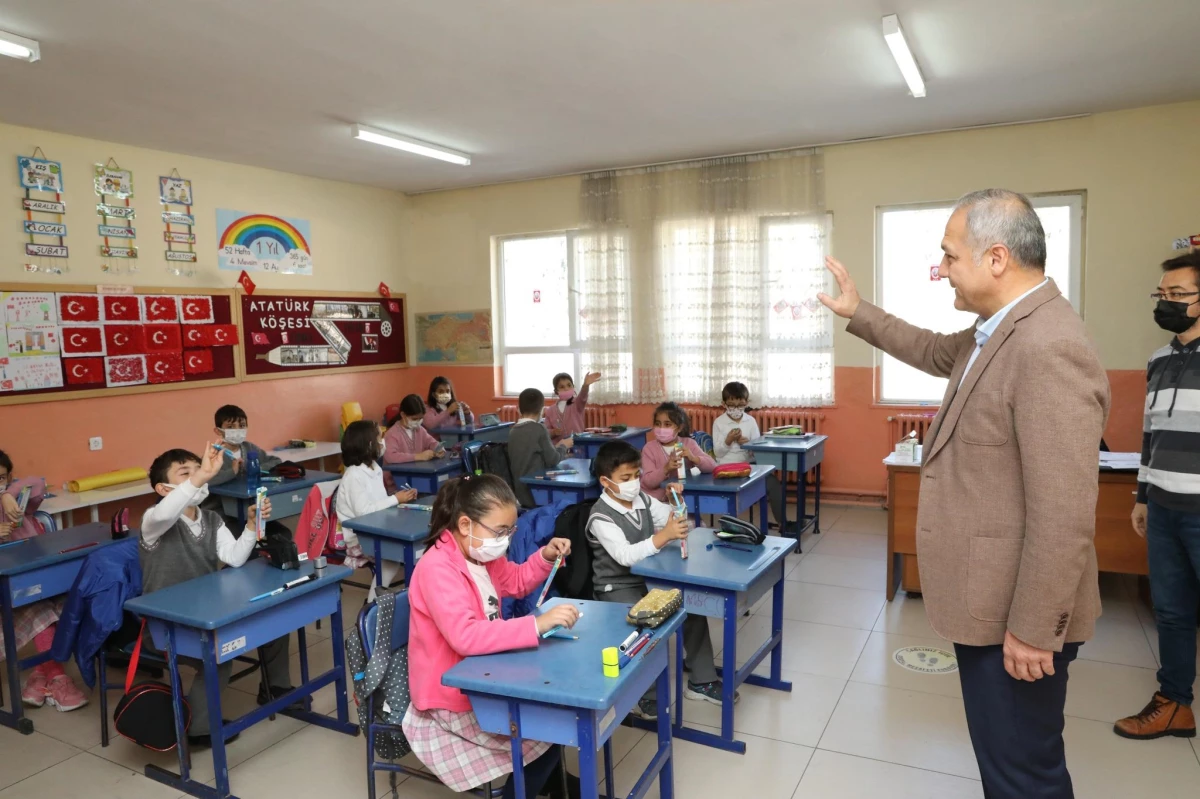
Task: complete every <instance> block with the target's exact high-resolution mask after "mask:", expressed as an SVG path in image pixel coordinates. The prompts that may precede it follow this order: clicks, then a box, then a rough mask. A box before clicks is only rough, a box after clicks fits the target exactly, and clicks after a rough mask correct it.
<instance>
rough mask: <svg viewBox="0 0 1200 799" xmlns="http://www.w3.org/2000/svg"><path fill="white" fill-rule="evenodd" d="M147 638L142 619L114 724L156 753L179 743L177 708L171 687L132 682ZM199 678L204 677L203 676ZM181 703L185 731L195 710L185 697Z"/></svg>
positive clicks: (123, 734)
mask: <svg viewBox="0 0 1200 799" xmlns="http://www.w3.org/2000/svg"><path fill="white" fill-rule="evenodd" d="M145 637H146V622H145V620H143V621H142V625H141V629H140V630H139V631H138V639H137V644H136V645H134V647H133V654H132V655H131V656H130V658H129V668H128V670H127V671H126V673H125V695H124V696H122V697H121V701H119V702H118V703H117V707H116V710H114V711H113V726H114V727H116V729H117V732H118V733H119V734H120V735H121V736H123V737H125V738H128V739H129V740H131V741H133V742H134V743H135V744H137V745H138V746H142V747H145V748H146V749H152V750H154V751H155V752H170V751H171V750H172V749H174V748H175V747H176V746H177V745H178V744H179V741H178V739H177V738H176V737H175V709H174V706H173V705H172V702H171V688H170V686H168V685H163V684H162V683H160V682H143V683H138V684H137V685H134V684H133V677H134V675H135V674H136V673H137V668H138V659H139V658H140V657H141V654H142V641H143V640H144V639H145ZM199 679H204V677H203V675H201V676H200V677H199ZM180 703H181V705H182V706H183V728H184V730H186V729H187V728H188V727H189V726H191V723H192V709H191V708H190V707H189V706H188V703H187V700H186V699H181V702H180Z"/></svg>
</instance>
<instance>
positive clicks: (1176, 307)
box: [1154, 300, 1197, 335]
mask: <svg viewBox="0 0 1200 799" xmlns="http://www.w3.org/2000/svg"><path fill="white" fill-rule="evenodd" d="M1191 305H1192V303H1188V302H1171V301H1170V300H1159V301H1158V304H1157V305H1155V306H1154V323H1155V324H1156V325H1158V326H1159V327H1161V328H1162V329H1163V330H1166V331H1167V332H1168V333H1175V334H1176V335H1178V334H1180V333H1185V332H1187V331H1188V330H1189V329H1191V327H1192V325H1194V324H1196V321H1197V320H1196V318H1195V317H1192V316H1188V308H1190V307H1191Z"/></svg>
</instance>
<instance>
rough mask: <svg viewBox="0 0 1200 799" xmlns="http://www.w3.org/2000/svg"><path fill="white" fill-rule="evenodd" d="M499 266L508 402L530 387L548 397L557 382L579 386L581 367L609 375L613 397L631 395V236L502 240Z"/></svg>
mask: <svg viewBox="0 0 1200 799" xmlns="http://www.w3.org/2000/svg"><path fill="white" fill-rule="evenodd" d="M598 254H603V255H604V256H606V258H600V257H597V256H598ZM498 262H499V283H500V327H499V329H500V352H501V363H502V365H503V367H504V385H503V393H504V394H505V395H507V396H513V395H516V394H519V393H520V392H521V391H523V390H524V389H526V388H530V387H536V388H540V389H541V390H542V391H544V392H545V393H546V394H547V395H549V394H550V393H551V390H552V389H553V386H552V385H551V382H550V381H551V378H553V377H554V375H556V374H558V373H559V372H568V373H570V374H571V375H572V376H573V377H574V379H575V381H576V383H577V384H578V383H580V382H582V374H581V371H582V369H583V368H588V369H596V370H598V371H601V372H603V373H604V374H605V378H606V385H607V386H611V387H612V389H614V390H625V391H629V390H631V387H632V380H633V357H632V353H631V351H630V347H629V314H630V308H629V302H628V297H629V266H628V257H627V253H626V239H625V237H623V236H592V235H580V234H576V233H575V232H567V233H560V234H555V235H548V236H521V237H512V238H504V239H500V240H499V245H498ZM594 264H599V265H600V266H601V268H599V269H596V268H591V267H592V266H593V265H594ZM613 295H615V296H613ZM605 309H611V312H609V313H606V312H605ZM585 348H586V349H587V350H588V351H589V355H588V357H587V358H586V359H583V358H581V355H580V353H581V350H583V349H585Z"/></svg>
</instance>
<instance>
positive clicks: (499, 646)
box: [408, 531, 552, 712]
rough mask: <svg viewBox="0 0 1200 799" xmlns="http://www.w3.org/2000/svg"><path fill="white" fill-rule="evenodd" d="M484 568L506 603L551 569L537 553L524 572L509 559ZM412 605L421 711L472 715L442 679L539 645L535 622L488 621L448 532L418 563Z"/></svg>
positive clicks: (411, 638)
mask: <svg viewBox="0 0 1200 799" xmlns="http://www.w3.org/2000/svg"><path fill="white" fill-rule="evenodd" d="M486 565H487V570H488V576H490V577H491V578H492V585H493V586H495V588H496V593H497V594H498V595H499V596H500V598H504V597H520V596H525V595H527V594H529V593H530V592H532V591H534V590H536V589H537V588H538V586H539V585H541V584H542V582H544V581H545V579H546V577H547V576H548V575H549V574H550V567H551V565H552V564H550V563H547V562H546V559H545V558H543V557H542V552H541V550H540V549H539V550H538V551H537V552H534V553H533V554H532V555H530V556H529V560H527V561H525V563H523V564H522V565H520V566H517V565H516V564H515V563H512V562H511V561H509V560H508V559H507V558H498V559H497V560H493V561H492V562H490V563H488V564H486ZM408 600H409V603H410V605H411V607H412V616H411V617H410V621H409V634H408V688H409V692H410V693H411V694H412V703H413V706H415V707H416V708H417V710H452V711H458V712H461V711H467V710H470V709H471V701H470V700H469V699H467V697H466V695H464V694H463V692H462V691H460V690H458V689H457V688H448V687H446V686H444V685H442V675H443V674H445V673H446V672H447V671H449V670H450V669H451V668H453V667H454V666H455V665H456V664H458V663H459V662H461V661H462V660H463V659H464V658H468V657H471V656H472V655H491V654H494V653H496V652H508V651H510V650H513V649H531V648H534V647H536V646H537V645H538V643H539V641H540V640H541V639H540V638H538V632H537V621H536V619H534V617H532V616H523V617H521V618H519V619H496V620H495V621H488V618H487V614H486V613H485V612H484V609H483V599H482V598H481V597H480V596H479V589H478V588H477V587H476V585H475V581H474V580H472V579H471V574H470V572H468V571H467V559H466V558H464V557H463V554H462V551H461V550H460V549H459V548H458V545H457V544H455V543H454V540H453V537H452V536H451V534H450V532H449V531H445V532H443V533H442V537H441V538H440V539H439V540H438V542H437V543H436V544H434V545H433V546H431V547H429V549H427V550H425V554H424V555H422V556H421V559H420V560H418V561H417V568H416V569H415V570H414V571H413V575H412V584H411V586H410V588H409V590H408Z"/></svg>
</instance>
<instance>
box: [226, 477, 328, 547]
mask: <svg viewBox="0 0 1200 799" xmlns="http://www.w3.org/2000/svg"><path fill="white" fill-rule="evenodd" d="M338 479H341V475H337V474H331V473H330V472H318V471H316V470H315V469H310V470H309V471H308V472H307V473H306V474H305V475H304V476H303V477H301V478H298V479H296V480H284V481H283V482H281V483H275V482H270V483H262V487H263V488H265V489H267V496H268V497H270V498H271V518H272V519H275V520H278V519H286V518H288V517H289V516H299V515H300V511H301V510H302V509H303V508H304V501H305V500H306V499H308V490H309V489H310V488H312V487H313V486H315V485H316V484H317V483H324V482H326V481H328V480H338ZM208 490H209V492H211V493H213V494H215V495H217V496H218V497H220V498H221V501H222V503H223V504H224V506H225V507H224V511H225V513H226V514H227V515H229V516H234V515H236V516H237V520H238V526H239V527H240V526H241V525H243V524H245V523H246V510H247V508H249V507H250V506H251V505H253V504H254V492H253V491H251V490H250V486H249V484H248V483H247V482H246V478H245V476H242V477H238V478H236V479H233V480H230V481H229V482H228V483H221V485H218V486H210V487H209V489H208ZM234 532H238V531H236V530H235V531H234Z"/></svg>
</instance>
